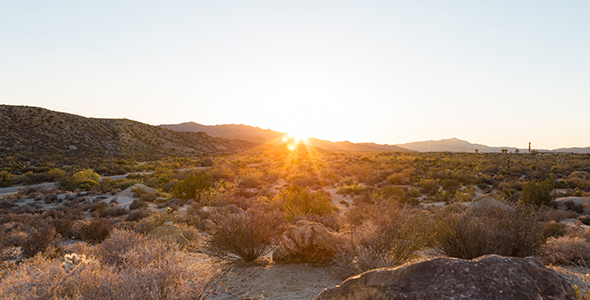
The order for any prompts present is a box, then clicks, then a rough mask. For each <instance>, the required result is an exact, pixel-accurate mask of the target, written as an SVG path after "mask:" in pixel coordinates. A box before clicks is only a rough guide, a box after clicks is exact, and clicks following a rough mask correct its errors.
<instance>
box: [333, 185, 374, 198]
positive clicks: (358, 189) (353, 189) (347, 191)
mask: <svg viewBox="0 0 590 300" xmlns="http://www.w3.org/2000/svg"><path fill="white" fill-rule="evenodd" d="M366 189H367V187H366V186H364V185H362V184H360V183H355V184H351V185H345V186H341V187H339V188H338V189H337V190H336V194H344V195H360V194H362V193H363V192H364V191H365V190H366Z"/></svg>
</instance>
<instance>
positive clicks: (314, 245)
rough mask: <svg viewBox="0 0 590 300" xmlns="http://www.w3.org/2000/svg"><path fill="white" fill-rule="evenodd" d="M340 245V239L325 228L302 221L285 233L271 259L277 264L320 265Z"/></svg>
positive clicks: (318, 224)
mask: <svg viewBox="0 0 590 300" xmlns="http://www.w3.org/2000/svg"><path fill="white" fill-rule="evenodd" d="M340 245H341V240H340V238H338V237H337V236H336V235H334V233H333V232H332V231H331V230H329V229H328V228H326V226H324V225H322V224H320V223H315V222H309V221H305V220H302V221H298V222H297V223H295V226H291V228H289V229H287V231H285V233H284V234H283V236H282V237H281V242H280V245H279V247H278V248H277V249H276V250H275V251H274V253H273V255H272V258H273V260H274V261H275V262H278V263H286V262H313V263H322V262H325V261H327V260H329V259H330V258H331V257H332V256H333V255H334V254H335V253H336V252H337V251H338V250H339V247H340Z"/></svg>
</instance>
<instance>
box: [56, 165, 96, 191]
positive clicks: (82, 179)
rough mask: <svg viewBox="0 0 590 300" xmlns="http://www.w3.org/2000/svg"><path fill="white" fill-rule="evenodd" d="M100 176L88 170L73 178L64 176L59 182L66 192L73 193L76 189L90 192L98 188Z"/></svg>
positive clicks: (78, 173)
mask: <svg viewBox="0 0 590 300" xmlns="http://www.w3.org/2000/svg"><path fill="white" fill-rule="evenodd" d="M99 181H100V175H98V174H97V173H95V172H94V171H93V170H92V169H86V170H83V171H80V172H77V173H75V174H74V175H72V176H62V177H61V178H60V180H59V186H60V187H61V188H62V189H64V190H69V191H73V190H75V189H83V190H89V189H91V188H92V187H95V186H98V185H99V183H98V182H99Z"/></svg>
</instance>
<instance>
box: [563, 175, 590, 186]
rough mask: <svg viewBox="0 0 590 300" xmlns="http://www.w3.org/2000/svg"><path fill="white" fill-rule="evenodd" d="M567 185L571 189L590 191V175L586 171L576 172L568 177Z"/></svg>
mask: <svg viewBox="0 0 590 300" xmlns="http://www.w3.org/2000/svg"><path fill="white" fill-rule="evenodd" d="M567 184H568V185H569V187H571V188H579V189H582V190H586V191H587V190H588V189H590V174H588V172H584V171H574V172H572V173H571V174H570V175H569V176H568V177H567Z"/></svg>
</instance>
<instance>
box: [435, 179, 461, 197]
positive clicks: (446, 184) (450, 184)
mask: <svg viewBox="0 0 590 300" xmlns="http://www.w3.org/2000/svg"><path fill="white" fill-rule="evenodd" d="M440 185H441V186H442V188H443V189H444V190H445V191H447V192H449V193H450V194H451V195H452V194H455V192H457V190H458V189H459V188H460V187H461V182H459V181H458V180H455V179H444V180H443V181H441V182H440Z"/></svg>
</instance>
